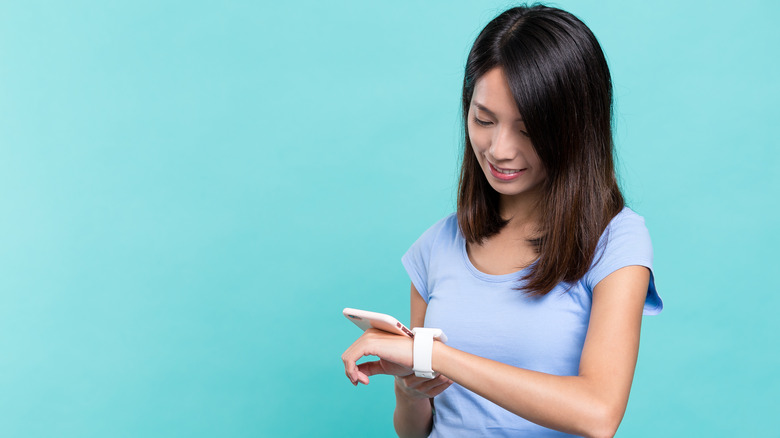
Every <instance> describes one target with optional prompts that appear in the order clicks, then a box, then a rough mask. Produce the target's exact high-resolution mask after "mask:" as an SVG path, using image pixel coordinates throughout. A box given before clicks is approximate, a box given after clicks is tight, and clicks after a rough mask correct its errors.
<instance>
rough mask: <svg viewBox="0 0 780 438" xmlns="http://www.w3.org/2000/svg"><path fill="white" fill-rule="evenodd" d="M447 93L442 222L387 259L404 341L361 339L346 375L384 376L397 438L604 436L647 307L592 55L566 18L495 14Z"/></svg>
mask: <svg viewBox="0 0 780 438" xmlns="http://www.w3.org/2000/svg"><path fill="white" fill-rule="evenodd" d="M462 96H463V99H462V110H463V123H464V125H465V127H466V129H465V139H464V142H465V147H464V150H463V161H462V167H461V172H460V182H459V187H458V210H457V213H456V214H452V215H450V216H448V217H446V218H444V219H442V220H440V221H439V222H437V223H436V224H434V225H433V226H432V227H431V228H429V229H428V230H427V231H426V232H425V233H424V234H423V235H422V236H421V237H420V238H419V239H418V240H417V241H416V242H415V243H414V244H413V245H412V247H411V248H410V249H409V251H408V252H407V253H406V254H405V255H404V256H403V258H402V263H403V265H404V267H405V268H406V270H407V272H408V274H409V276H410V278H411V280H412V285H411V301H410V305H411V325H412V327H417V328H418V329H416V335H415V338H414V340H412V339H410V338H408V337H405V336H399V335H393V334H388V333H384V332H381V331H377V330H373V329H371V330H368V331H366V333H365V334H364V335H363V336H361V337H360V339H358V340H357V341H356V342H355V343H354V344H352V346H351V347H350V348H349V349H348V350H347V351H346V352H345V353H344V354H343V355H342V359H343V361H344V366H345V371H346V374H347V376H348V377H349V379H350V380H351V381H352V382H353V384H358V382H361V383H364V384H367V383H368V378H369V376H370V375H373V374H393V375H396V376H397V377H396V410H395V417H394V418H395V427H396V431H397V432H398V434H399V435H400V436H433V437H448V436H519V435H522V436H570V435H569V434H574V435H584V436H612V435H614V434H615V432H616V430H617V428H618V426H619V424H620V422H621V420H622V417H623V414H624V412H625V409H626V405H627V403H628V395H629V392H630V389H631V383H632V379H633V375H634V369H635V366H636V360H637V352H638V348H639V332H640V327H641V321H642V315H643V313H644V314H655V313H658V312H660V311H661V309H662V307H663V304H662V302H661V299H660V297H659V296H658V294H657V292H656V290H655V284H654V280H653V274H652V262H653V260H652V246H651V243H650V237H649V234H648V231H647V228H646V227H645V224H644V220H643V218H642V217H641V216H639V215H637V214H636V213H634V212H633V211H631V210H630V209H628V208H627V207H625V206H624V201H623V196H622V194H621V193H620V190H619V188H618V185H617V182H616V178H615V172H614V169H613V158H612V154H613V144H612V131H611V117H612V116H611V109H612V85H611V80H610V74H609V70H608V68H607V63H606V60H605V57H604V54H603V53H602V51H601V47H600V46H599V44H598V41H597V40H596V38H595V37H594V36H593V34H592V33H591V32H590V30H589V29H588V28H587V27H586V26H585V25H584V24H583V23H582V22H581V21H580V20H578V19H577V18H576V17H574V16H573V15H571V14H569V13H567V12H565V11H562V10H560V9H554V8H549V7H545V6H534V7H530V8H526V7H518V8H512V9H509V10H507V11H505V12H504V13H502V14H501V15H499V16H498V17H496V18H495V19H494V20H493V21H491V22H490V23H489V24H488V25H487V26H486V27H485V29H484V30H483V31H482V32H481V33H480V35H479V36H478V37H477V40H476V41H475V43H474V45H473V47H472V49H471V52H470V53H469V57H468V60H467V64H466V72H465V78H464V81H463V94H462ZM420 327H425V328H426V329H425V330H420V329H419V328H420ZM444 333H446V338H447V339H448V341H447V344H446V345H445V343H444V342H442V341H441V340H434V338H433V336H434V335H439V336H440V338H441V339H444V338H445V336H441V335H442V334H444ZM366 355H376V356H378V357H379V358H380V360H379V361H376V362H365V363H362V364H359V365H358V364H357V361H358V360H359V359H360V358H361V357H363V356H366ZM431 375H433V376H434V377H433V378H430V376H431ZM433 407H435V409H433Z"/></svg>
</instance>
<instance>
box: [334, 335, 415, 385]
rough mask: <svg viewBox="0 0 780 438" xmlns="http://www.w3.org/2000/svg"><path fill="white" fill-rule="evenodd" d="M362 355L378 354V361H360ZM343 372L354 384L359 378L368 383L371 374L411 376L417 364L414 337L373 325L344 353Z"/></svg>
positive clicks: (360, 380) (342, 357)
mask: <svg viewBox="0 0 780 438" xmlns="http://www.w3.org/2000/svg"><path fill="white" fill-rule="evenodd" d="M363 356H378V357H379V360H378V361H373V362H364V363H361V364H360V365H358V364H357V361H358V360H360V358H361V357H363ZM341 360H343V361H344V372H345V373H346V375H347V377H348V378H349V380H350V381H351V382H352V384H353V385H357V384H358V382H361V383H363V384H364V385H368V376H372V375H374V374H389V375H393V376H408V375H409V374H412V372H413V371H412V367H413V365H414V343H413V341H412V338H409V337H407V336H402V335H395V334H392V333H388V332H385V331H382V330H377V329H374V328H371V329H368V330H366V331H365V332H364V333H363V335H362V336H361V337H359V338H358V340H357V341H355V343H354V344H352V345H351V346H350V347H349V348H347V351H345V352H344V354H342V355H341Z"/></svg>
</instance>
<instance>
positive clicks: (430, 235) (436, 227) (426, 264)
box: [401, 214, 455, 303]
mask: <svg viewBox="0 0 780 438" xmlns="http://www.w3.org/2000/svg"><path fill="white" fill-rule="evenodd" d="M453 220H455V216H454V214H453V215H450V216H447V217H445V218H444V219H442V220H440V221H438V222H436V223H435V224H433V225H432V226H431V227H430V228H428V230H426V231H425V232H424V233H423V234H422V235H421V236H420V238H418V239H417V241H415V242H414V243H413V244H412V246H411V247H410V248H409V250H407V251H406V253H405V254H404V255H403V257H401V264H403V266H404V269H406V273H407V274H409V278H411V280H412V284H414V287H415V289H417V292H419V293H420V296H422V298H423V300H425V302H426V303H427V302H428V298H429V296H428V294H429V290H428V289H429V288H428V270H429V268H430V260H431V253H432V252H433V250H434V245H435V242H436V239H437V237H438V236H439V234H440V233H441V231H442V229H443V228H445V227H446V225H447V223H448V222H452V221H453Z"/></svg>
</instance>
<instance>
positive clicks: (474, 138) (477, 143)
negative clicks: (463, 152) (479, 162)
mask: <svg viewBox="0 0 780 438" xmlns="http://www.w3.org/2000/svg"><path fill="white" fill-rule="evenodd" d="M469 141H471V148H472V149H474V153H475V154H477V158H481V157H480V155H481V154H482V153H484V152H485V151H486V150H488V148H490V138H485V135H480V134H472V132H471V131H470V132H469Z"/></svg>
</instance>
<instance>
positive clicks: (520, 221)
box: [500, 190, 541, 232]
mask: <svg viewBox="0 0 780 438" xmlns="http://www.w3.org/2000/svg"><path fill="white" fill-rule="evenodd" d="M540 200H541V193H540V191H538V190H535V191H533V192H526V193H523V194H520V195H515V196H505V195H501V198H500V208H501V218H502V219H504V220H507V221H509V222H508V223H507V227H509V228H511V229H516V230H518V231H519V230H524V231H526V232H528V231H531V230H538V229H539V225H540V222H541V215H540V211H539V204H540V202H539V201H540Z"/></svg>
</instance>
